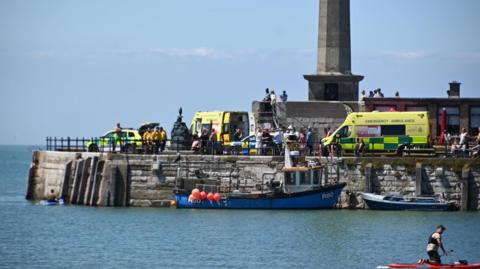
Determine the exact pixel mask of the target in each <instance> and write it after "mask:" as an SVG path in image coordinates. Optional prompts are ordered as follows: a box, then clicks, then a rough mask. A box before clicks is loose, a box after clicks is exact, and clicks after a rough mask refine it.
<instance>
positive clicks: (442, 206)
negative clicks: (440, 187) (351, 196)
mask: <svg viewBox="0 0 480 269" xmlns="http://www.w3.org/2000/svg"><path fill="white" fill-rule="evenodd" d="M362 198H363V200H364V201H365V203H367V206H368V208H370V209H373V210H411V211H448V210H454V209H455V203H453V202H444V201H440V200H439V199H437V198H435V197H404V196H401V195H386V196H385V195H377V194H373V193H362Z"/></svg>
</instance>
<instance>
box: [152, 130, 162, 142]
mask: <svg viewBox="0 0 480 269" xmlns="http://www.w3.org/2000/svg"><path fill="white" fill-rule="evenodd" d="M160 138H161V133H160V131H154V132H153V133H152V138H151V139H152V140H153V141H160Z"/></svg>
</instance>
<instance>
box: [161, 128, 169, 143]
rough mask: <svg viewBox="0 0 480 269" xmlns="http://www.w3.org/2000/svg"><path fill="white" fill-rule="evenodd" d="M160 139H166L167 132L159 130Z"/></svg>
mask: <svg viewBox="0 0 480 269" xmlns="http://www.w3.org/2000/svg"><path fill="white" fill-rule="evenodd" d="M160 141H167V132H165V130H162V131H161V132H160Z"/></svg>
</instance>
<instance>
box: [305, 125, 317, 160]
mask: <svg viewBox="0 0 480 269" xmlns="http://www.w3.org/2000/svg"><path fill="white" fill-rule="evenodd" d="M306 140H307V148H306V150H307V154H308V155H309V156H311V155H312V154H313V145H314V144H315V137H314V134H313V131H312V127H310V126H309V127H308V131H307V138H306Z"/></svg>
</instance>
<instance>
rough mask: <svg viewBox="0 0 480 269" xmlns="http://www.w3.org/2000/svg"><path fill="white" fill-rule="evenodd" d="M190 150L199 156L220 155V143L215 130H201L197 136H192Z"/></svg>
mask: <svg viewBox="0 0 480 269" xmlns="http://www.w3.org/2000/svg"><path fill="white" fill-rule="evenodd" d="M191 150H193V151H194V152H197V153H201V154H221V151H222V150H221V143H220V142H219V141H218V132H217V130H216V129H215V128H212V130H208V129H207V128H203V129H202V131H201V132H200V133H199V134H198V135H193V142H192V147H191Z"/></svg>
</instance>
